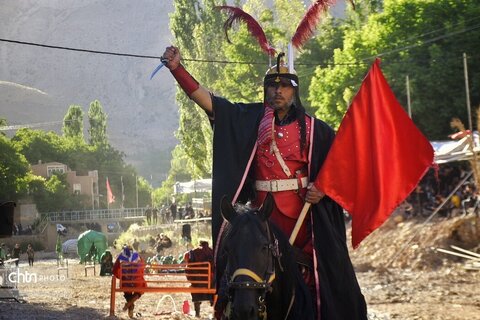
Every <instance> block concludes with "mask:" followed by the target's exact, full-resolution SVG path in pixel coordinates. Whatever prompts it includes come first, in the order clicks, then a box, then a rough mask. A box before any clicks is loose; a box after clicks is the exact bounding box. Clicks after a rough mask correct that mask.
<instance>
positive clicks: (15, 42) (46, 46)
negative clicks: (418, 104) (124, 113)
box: [0, 18, 480, 66]
mask: <svg viewBox="0 0 480 320" xmlns="http://www.w3.org/2000/svg"><path fill="white" fill-rule="evenodd" d="M475 19H476V18H473V19H471V20H475ZM471 20H468V21H471ZM479 28H480V24H477V25H474V26H471V27H469V28H464V29H461V30H457V31H453V32H450V33H447V34H444V35H441V36H438V37H434V38H431V39H427V40H424V41H422V42H420V43H416V44H412V45H407V46H404V47H400V48H397V49H392V50H390V51H386V52H381V53H378V54H377V55H375V56H370V57H366V58H362V59H360V61H365V60H371V59H373V58H375V57H380V56H384V55H388V54H392V53H397V52H400V51H404V50H409V49H412V48H415V47H419V46H422V45H425V44H428V43H432V42H436V41H439V40H443V39H446V38H449V37H452V36H455V35H459V34H462V33H466V32H469V31H473V30H476V29H479ZM443 29H445V28H442V29H437V30H433V31H430V32H427V33H424V34H422V35H419V36H417V37H416V38H409V39H408V40H415V39H419V38H421V37H423V36H425V35H428V34H431V33H435V32H438V31H441V30H443ZM0 41H1V42H7V43H14V44H20V45H29V46H35V47H41V48H49V49H58V50H67V51H75V52H84V53H93V54H102V55H112V56H121V57H129V58H141V59H156V60H160V58H161V56H152V55H143V54H132V53H122V52H114V51H100V50H92V49H83V48H73V47H65V46H56V45H48V44H41V43H36V42H27V41H20V40H12V39H5V38H0ZM182 59H183V60H184V61H191V62H202V63H220V64H249V65H256V64H257V65H258V64H262V65H265V64H266V63H265V62H256V61H231V60H212V59H188V58H182ZM358 64H363V63H361V62H351V63H348V62H346V63H323V64H321V65H324V66H332V65H345V66H348V65H358ZM297 65H306V66H308V65H313V64H309V63H297ZM315 65H320V64H318V63H317V64H315Z"/></svg>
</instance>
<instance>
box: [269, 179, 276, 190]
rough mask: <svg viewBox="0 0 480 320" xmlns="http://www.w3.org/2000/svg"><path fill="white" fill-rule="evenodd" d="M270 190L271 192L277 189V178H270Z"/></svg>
mask: <svg viewBox="0 0 480 320" xmlns="http://www.w3.org/2000/svg"><path fill="white" fill-rule="evenodd" d="M270 191H271V192H277V191H278V180H270Z"/></svg>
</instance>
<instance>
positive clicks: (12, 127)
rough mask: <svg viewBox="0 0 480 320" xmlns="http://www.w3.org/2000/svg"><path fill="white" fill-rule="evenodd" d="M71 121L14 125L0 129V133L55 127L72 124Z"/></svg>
mask: <svg viewBox="0 0 480 320" xmlns="http://www.w3.org/2000/svg"><path fill="white" fill-rule="evenodd" d="M72 121H73V120H62V121H51V122H38V123H27V124H15V125H9V126H3V127H0V131H9V130H17V129H23V128H36V127H45V126H54V125H57V124H63V123H65V122H72Z"/></svg>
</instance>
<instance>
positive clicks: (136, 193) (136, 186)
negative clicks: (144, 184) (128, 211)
mask: <svg viewBox="0 0 480 320" xmlns="http://www.w3.org/2000/svg"><path fill="white" fill-rule="evenodd" d="M135 198H136V200H137V202H136V203H137V208H138V176H137V175H135Z"/></svg>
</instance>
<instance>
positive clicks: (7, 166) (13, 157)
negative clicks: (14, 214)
mask: <svg viewBox="0 0 480 320" xmlns="http://www.w3.org/2000/svg"><path fill="white" fill-rule="evenodd" d="M29 171H30V169H29V167H28V162H27V160H26V159H25V157H24V156H23V155H22V154H20V153H18V152H17V151H16V149H15V147H14V146H13V144H12V143H11V142H10V140H9V139H8V138H7V137H5V136H3V135H0V199H1V200H10V201H14V200H17V199H18V197H19V195H21V194H24V193H25V192H26V191H27V180H26V177H27V174H28V172H29Z"/></svg>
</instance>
